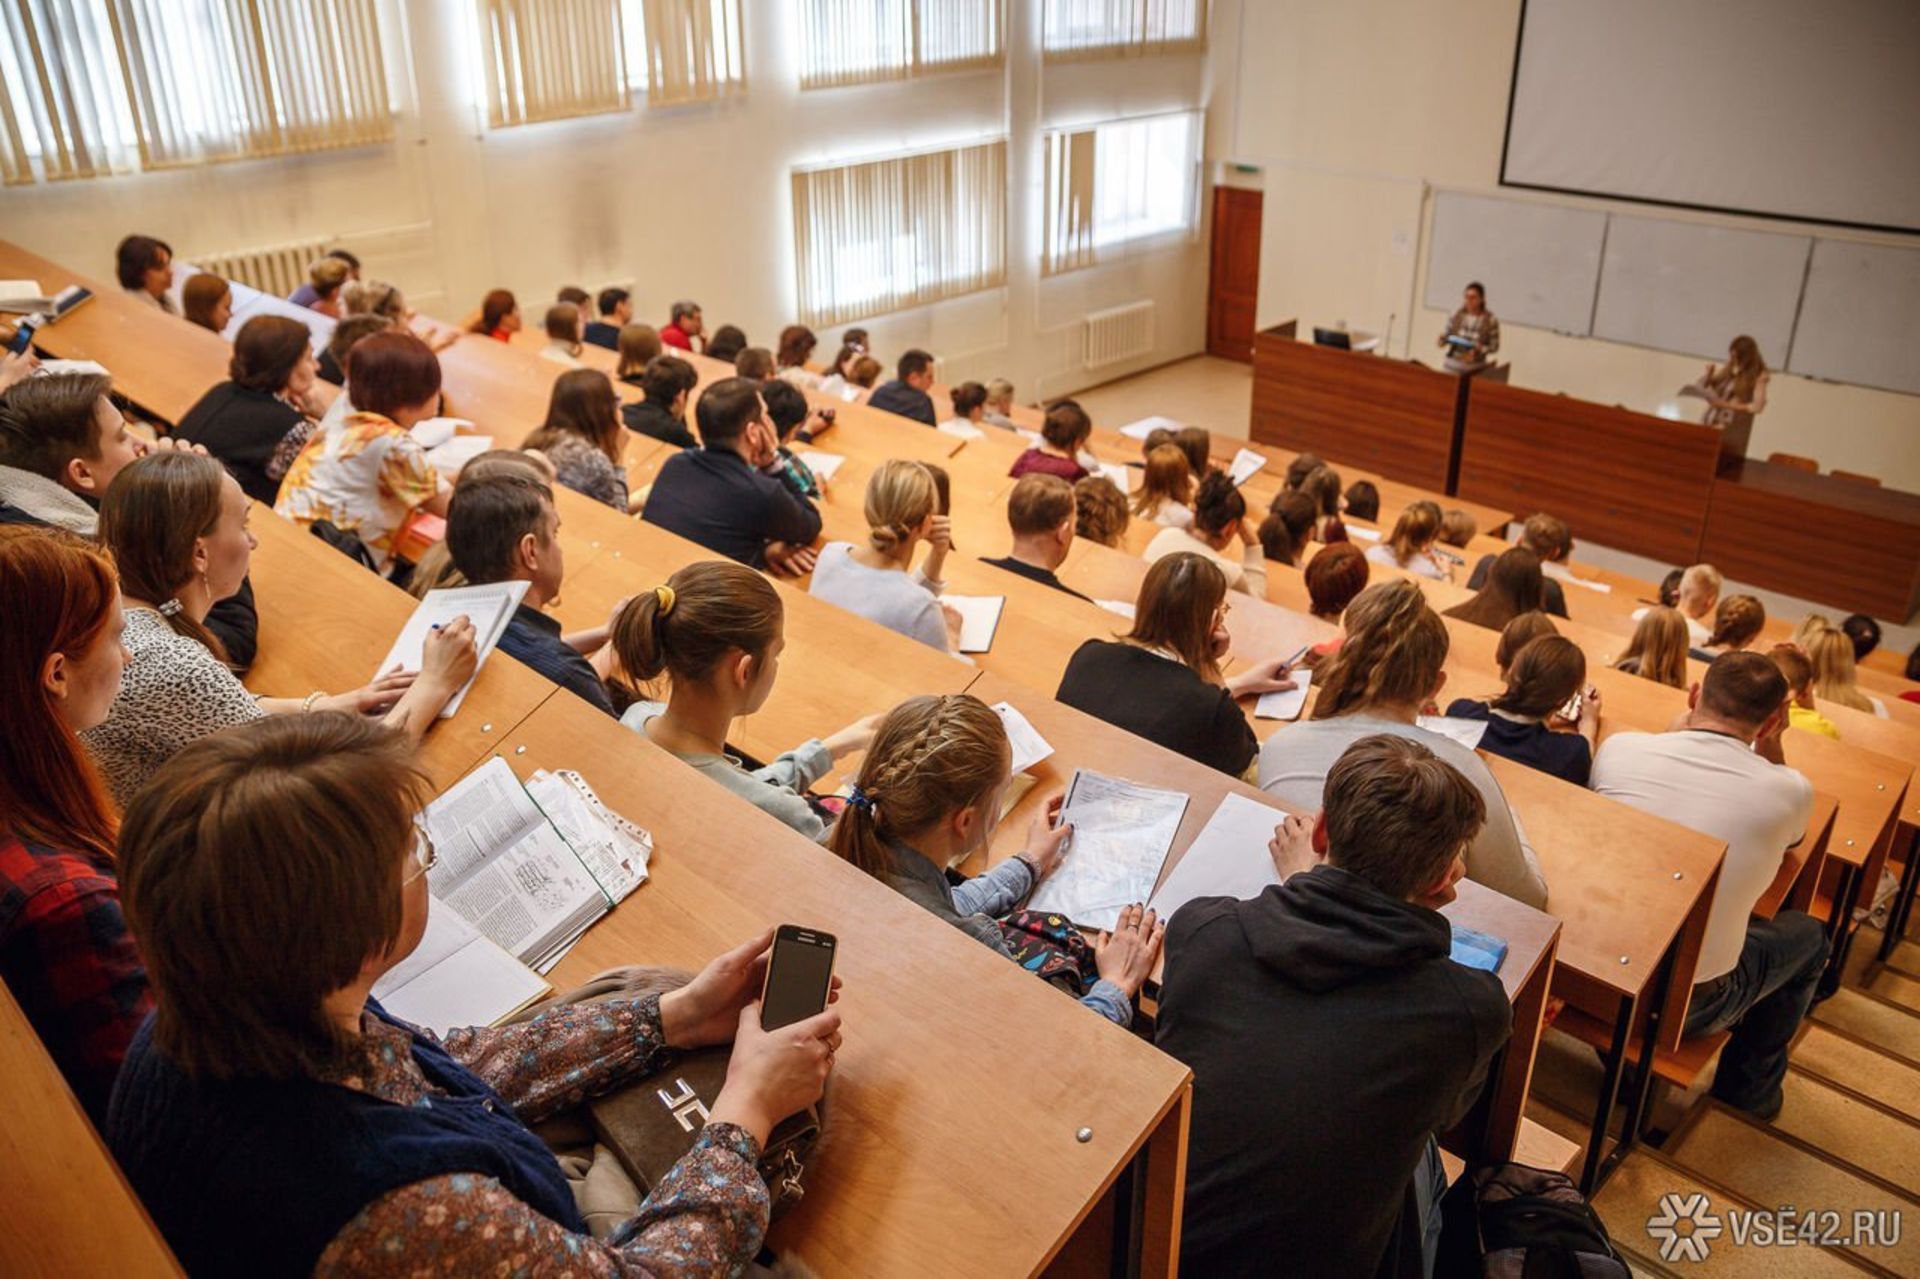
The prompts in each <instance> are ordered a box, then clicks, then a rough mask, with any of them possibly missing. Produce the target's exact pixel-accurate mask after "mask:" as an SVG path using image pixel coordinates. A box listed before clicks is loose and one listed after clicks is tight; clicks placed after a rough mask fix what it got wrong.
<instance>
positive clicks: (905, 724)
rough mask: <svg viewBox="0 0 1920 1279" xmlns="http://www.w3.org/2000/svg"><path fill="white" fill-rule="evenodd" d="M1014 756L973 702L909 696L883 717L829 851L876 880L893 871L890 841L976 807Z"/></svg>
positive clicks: (1000, 730) (993, 719) (994, 719)
mask: <svg viewBox="0 0 1920 1279" xmlns="http://www.w3.org/2000/svg"><path fill="white" fill-rule="evenodd" d="M1012 755H1013V749H1012V747H1011V746H1010V745H1009V744H1008V742H1007V730H1006V726H1005V725H1004V724H1002V723H1001V722H1000V717H999V715H997V714H995V713H994V711H993V709H992V708H991V707H989V706H988V705H987V704H986V703H985V702H983V701H981V700H980V699H979V698H977V697H971V696H969V695H967V694H965V693H954V694H949V695H947V696H944V697H932V696H923V697H910V698H908V699H907V700H906V701H904V702H902V703H900V704H899V705H898V706H896V707H894V708H893V709H892V710H891V711H889V712H887V717H886V718H885V719H883V720H881V721H880V727H879V728H878V729H877V730H876V731H875V733H874V735H873V745H872V746H870V747H868V748H867V754H866V758H865V759H864V760H862V761H861V763H860V774H859V776H858V777H857V778H856V779H855V780H854V797H853V800H852V801H851V802H849V803H848V805H847V807H846V810H845V811H844V812H842V813H841V814H840V820H839V821H837V822H835V823H834V826H833V831H832V833H831V835H829V837H828V840H827V847H828V848H830V849H832V850H833V852H834V853H835V854H836V855H838V856H840V857H842V858H845V859H846V860H847V861H849V862H852V863H853V864H854V865H855V866H858V867H859V868H860V869H861V870H864V871H866V872H867V874H869V875H872V876H874V877H875V878H884V877H885V876H887V875H888V874H890V873H891V872H892V871H893V869H894V856H893V851H892V850H891V849H890V848H889V847H888V846H887V839H888V837H892V838H893V839H906V838H908V837H911V836H914V835H918V834H919V833H920V832H922V831H925V830H927V829H929V828H931V827H933V826H935V825H936V824H938V823H939V822H940V821H942V820H943V819H944V818H946V817H947V816H948V815H950V814H952V813H954V812H956V811H958V810H959V809H963V808H968V807H971V806H972V805H974V804H977V803H979V802H980V801H981V800H982V799H983V798H985V797H986V796H987V795H990V794H992V793H993V791H994V789H995V788H996V787H998V786H999V785H1000V783H1001V782H1003V781H1005V780H1006V778H1007V770H1008V768H1009V766H1010V765H1011V763H1012Z"/></svg>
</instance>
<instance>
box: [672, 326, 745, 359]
mask: <svg viewBox="0 0 1920 1279" xmlns="http://www.w3.org/2000/svg"><path fill="white" fill-rule="evenodd" d="M668 345H669V346H671V345H672V343H668ZM746 349H747V335H746V332H745V331H744V330H743V329H741V328H740V327H739V326H738V325H734V324H723V325H721V326H720V327H719V328H717V329H715V330H714V331H713V337H712V338H710V339H708V340H707V345H706V348H705V353H706V355H707V357H708V358H709V359H715V360H719V361H720V362H722V363H723V364H732V363H733V362H734V361H735V360H737V359H739V358H740V353H741V352H742V351H744V350H746Z"/></svg>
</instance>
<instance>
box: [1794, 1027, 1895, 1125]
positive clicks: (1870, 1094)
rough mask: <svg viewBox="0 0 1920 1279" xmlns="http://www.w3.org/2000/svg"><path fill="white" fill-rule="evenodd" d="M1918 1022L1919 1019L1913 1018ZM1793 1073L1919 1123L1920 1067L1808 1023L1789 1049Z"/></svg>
mask: <svg viewBox="0 0 1920 1279" xmlns="http://www.w3.org/2000/svg"><path fill="white" fill-rule="evenodd" d="M1915 1020H1916V1021H1920V1018H1917V1019H1915ZM1791 1060H1792V1062H1793V1068H1794V1069H1795V1070H1801V1071H1805V1072H1807V1073H1808V1074H1813V1075H1819V1076H1820V1077H1822V1078H1823V1079H1825V1080H1827V1081H1828V1082H1829V1083H1834V1084H1838V1085H1840V1086H1841V1087H1842V1088H1845V1089H1847V1090H1849V1091H1851V1092H1857V1093H1859V1094H1860V1095H1861V1096H1863V1097H1865V1098H1867V1099H1868V1100H1869V1101H1877V1102H1879V1103H1880V1104H1881V1105H1882V1106H1885V1107H1886V1108H1887V1109H1889V1110H1894V1111H1898V1112H1899V1113H1900V1114H1903V1115H1905V1116H1906V1117H1907V1118H1908V1119H1910V1120H1913V1121H1914V1122H1915V1123H1920V1066H1916V1065H1914V1064H1913V1063H1912V1062H1908V1061H1903V1060H1901V1059H1900V1058H1898V1057H1895V1056H1893V1055H1891V1054H1889V1053H1884V1052H1881V1051H1879V1050H1878V1049H1876V1048H1869V1047H1868V1046H1866V1045H1865V1044H1861V1043H1857V1042H1855V1041H1854V1040H1852V1039H1850V1038H1848V1037H1847V1036H1845V1035H1840V1034H1835V1033H1834V1032H1833V1031H1831V1030H1829V1029H1827V1028H1826V1027H1825V1026H1822V1025H1819V1024H1817V1023H1810V1024H1809V1025H1808V1026H1807V1029H1806V1032H1805V1033H1804V1034H1802V1035H1801V1036H1800V1041H1799V1042H1798V1043H1796V1044H1795V1045H1794V1046H1793V1053H1792V1057H1791Z"/></svg>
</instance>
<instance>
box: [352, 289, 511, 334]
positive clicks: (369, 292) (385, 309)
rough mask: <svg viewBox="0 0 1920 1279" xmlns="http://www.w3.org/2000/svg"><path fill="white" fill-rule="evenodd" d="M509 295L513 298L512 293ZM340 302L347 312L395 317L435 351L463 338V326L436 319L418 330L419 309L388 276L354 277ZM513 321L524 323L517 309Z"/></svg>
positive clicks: (407, 329) (399, 323)
mask: <svg viewBox="0 0 1920 1279" xmlns="http://www.w3.org/2000/svg"><path fill="white" fill-rule="evenodd" d="M508 297H509V299H511V297H512V295H511V294H509V295H508ZM340 304H341V306H342V307H344V308H345V313H346V314H347V315H384V316H386V317H387V318H388V319H389V320H391V321H393V324H394V327H396V328H399V329H404V330H405V331H406V332H408V333H413V334H414V336H415V337H418V338H419V339H420V340H421V341H423V342H425V343H426V344H427V345H428V346H429V347H431V348H432V349H433V350H435V351H444V350H446V349H447V348H448V347H450V346H452V345H453V344H454V343H455V342H457V341H459V339H460V330H459V329H455V328H443V327H441V326H439V325H436V324H434V323H433V322H432V321H427V322H426V323H425V326H424V331H422V332H415V330H416V329H417V328H420V327H421V322H420V315H419V313H418V312H416V311H415V310H414V309H413V308H412V307H410V306H408V305H407V295H406V294H404V293H402V292H401V291H400V290H399V288H398V287H396V286H394V285H391V284H388V283H387V282H386V281H385V280H361V279H355V280H353V281H351V282H350V283H348V285H347V286H346V287H345V288H344V289H342V290H340ZM513 323H514V327H515V328H516V329H517V328H518V327H519V324H520V317H519V313H518V311H517V310H516V311H515V313H514V319H513ZM501 340H502V341H505V340H506V339H504V338H502V339H501Z"/></svg>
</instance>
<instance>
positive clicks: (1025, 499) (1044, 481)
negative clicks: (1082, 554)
mask: <svg viewBox="0 0 1920 1279" xmlns="http://www.w3.org/2000/svg"><path fill="white" fill-rule="evenodd" d="M1007 524H1008V525H1009V526H1010V527H1011V528H1012V529H1013V550H1012V551H1010V552H1008V554H1007V555H1006V556H1005V557H1004V558H1002V559H997V560H992V559H983V560H981V561H980V562H981V563H983V564H991V565H993V566H994V567H995V568H1003V569H1005V570H1007V572H1009V573H1018V574H1019V575H1020V576H1021V577H1024V578H1026V579H1027V580H1029V581H1033V582H1039V583H1041V584H1042V585H1045V586H1051V587H1052V588H1053V589H1054V590H1056V591H1065V592H1066V593H1067V594H1069V595H1071V596H1073V597H1074V598H1075V599H1083V600H1084V599H1088V597H1087V596H1085V595H1082V594H1081V593H1080V592H1079V591H1076V590H1074V589H1073V588H1072V587H1071V586H1068V585H1067V584H1066V583H1065V582H1062V581H1061V580H1060V578H1059V576H1058V575H1057V574H1056V572H1055V570H1057V569H1058V568H1059V567H1060V566H1061V565H1062V564H1064V563H1066V562H1067V552H1068V551H1070V550H1072V549H1073V534H1074V496H1073V486H1072V485H1071V484H1068V483H1067V482H1066V481H1065V480H1063V479H1061V478H1060V477H1059V476H1057V475H1023V476H1021V477H1020V482H1019V483H1017V484H1015V485H1014V486H1013V492H1012V493H1010V494H1008V495H1007Z"/></svg>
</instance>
